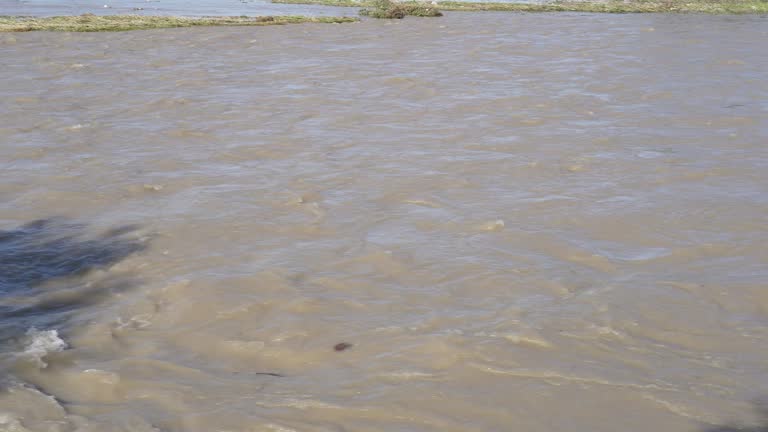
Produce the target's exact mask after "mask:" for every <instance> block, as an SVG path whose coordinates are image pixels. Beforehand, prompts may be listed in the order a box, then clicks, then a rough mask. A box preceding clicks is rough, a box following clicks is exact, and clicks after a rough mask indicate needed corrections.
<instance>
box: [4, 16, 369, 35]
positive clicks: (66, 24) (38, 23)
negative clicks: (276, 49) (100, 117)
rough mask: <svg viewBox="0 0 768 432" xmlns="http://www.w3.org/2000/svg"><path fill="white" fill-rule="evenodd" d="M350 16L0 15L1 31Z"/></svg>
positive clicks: (262, 23) (344, 19) (138, 27)
mask: <svg viewBox="0 0 768 432" xmlns="http://www.w3.org/2000/svg"><path fill="white" fill-rule="evenodd" d="M354 21H357V18H350V17H307V16H259V17H247V16H239V17H200V18H192V17H174V16H141V15H93V14H85V15H78V16H56V17H17V16H0V32H26V31H36V30H41V31H68V32H98V31H125V30H146V29H157V28H173V27H197V26H266V25H282V24H298V23H348V22H354Z"/></svg>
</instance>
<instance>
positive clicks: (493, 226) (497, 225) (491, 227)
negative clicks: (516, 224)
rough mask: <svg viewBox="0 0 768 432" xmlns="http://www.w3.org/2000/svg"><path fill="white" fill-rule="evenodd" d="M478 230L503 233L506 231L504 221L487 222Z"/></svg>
mask: <svg viewBox="0 0 768 432" xmlns="http://www.w3.org/2000/svg"><path fill="white" fill-rule="evenodd" d="M477 228H478V229H479V230H481V231H501V230H503V229H504V221H503V220H501V219H496V220H495V221H491V222H486V223H484V224H482V225H480V226H478V227H477Z"/></svg>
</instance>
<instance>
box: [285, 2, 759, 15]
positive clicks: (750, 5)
mask: <svg viewBox="0 0 768 432" xmlns="http://www.w3.org/2000/svg"><path fill="white" fill-rule="evenodd" d="M272 2H273V3H288V4H317V5H325V6H346V7H364V8H367V7H373V6H374V3H375V1H372V0H360V1H357V0H272ZM402 3H404V4H418V2H415V1H403V2H402ZM436 7H437V8H439V9H440V10H443V11H467V12H471V11H500V12H599V13H654V12H655V13H709V14H768V0H667V1H655V0H629V1H624V0H603V1H554V2H548V3H539V4H530V3H494V2H480V3H474V2H472V3H470V2H461V1H451V0H448V1H439V0H438V1H437V3H436Z"/></svg>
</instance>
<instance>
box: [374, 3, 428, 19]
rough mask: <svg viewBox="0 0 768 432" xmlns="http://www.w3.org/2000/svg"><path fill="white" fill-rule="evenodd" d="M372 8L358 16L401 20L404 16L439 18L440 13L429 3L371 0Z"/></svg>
mask: <svg viewBox="0 0 768 432" xmlns="http://www.w3.org/2000/svg"><path fill="white" fill-rule="evenodd" d="M372 1H373V7H371V8H366V9H361V10H360V15H363V16H369V17H371V18H385V19H402V18H405V17H406V16H417V17H439V16H443V14H442V12H440V11H439V10H437V9H436V8H435V7H434V6H433V5H432V4H430V3H413V2H408V3H404V2H398V1H392V0H372Z"/></svg>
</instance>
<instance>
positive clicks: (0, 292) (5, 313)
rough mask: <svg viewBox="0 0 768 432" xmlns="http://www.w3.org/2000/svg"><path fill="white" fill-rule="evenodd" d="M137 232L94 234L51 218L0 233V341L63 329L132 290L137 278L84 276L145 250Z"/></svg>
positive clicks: (117, 230) (143, 239)
mask: <svg viewBox="0 0 768 432" xmlns="http://www.w3.org/2000/svg"><path fill="white" fill-rule="evenodd" d="M138 229H139V227H138V226H135V225H126V226H120V227H117V228H114V229H111V230H109V231H107V232H104V233H102V234H100V235H98V236H93V235H89V234H88V226H87V225H85V224H81V223H75V222H72V221H68V220H65V219H61V218H53V219H43V220H36V221H33V222H30V223H27V224H25V225H22V226H20V227H18V228H16V229H13V230H10V231H0V342H3V341H8V340H9V339H12V338H15V337H18V336H19V335H20V334H22V333H23V332H25V331H26V330H27V329H29V328H31V327H39V328H44V327H50V326H54V325H60V324H62V323H63V322H64V321H65V320H66V319H67V318H68V317H69V316H70V315H71V313H72V312H74V311H75V310H78V309H80V308H82V307H84V306H88V305H93V304H96V303H99V302H100V301H102V300H103V299H104V298H105V297H106V296H109V295H110V294H112V293H115V292H119V291H123V290H125V289H128V288H129V287H131V286H132V285H133V284H134V283H135V279H134V278H132V277H129V276H126V275H118V274H109V273H105V274H104V275H101V276H100V277H97V278H93V279H92V280H85V279H84V278H83V277H84V276H85V275H86V274H87V273H89V272H91V271H93V270H97V269H104V268H107V267H109V266H111V265H113V264H115V263H117V262H119V261H121V260H123V259H125V258H127V257H128V256H129V255H131V254H134V253H136V252H139V251H142V250H144V249H145V248H146V247H147V238H146V237H140V236H138V235H137V234H138Z"/></svg>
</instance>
